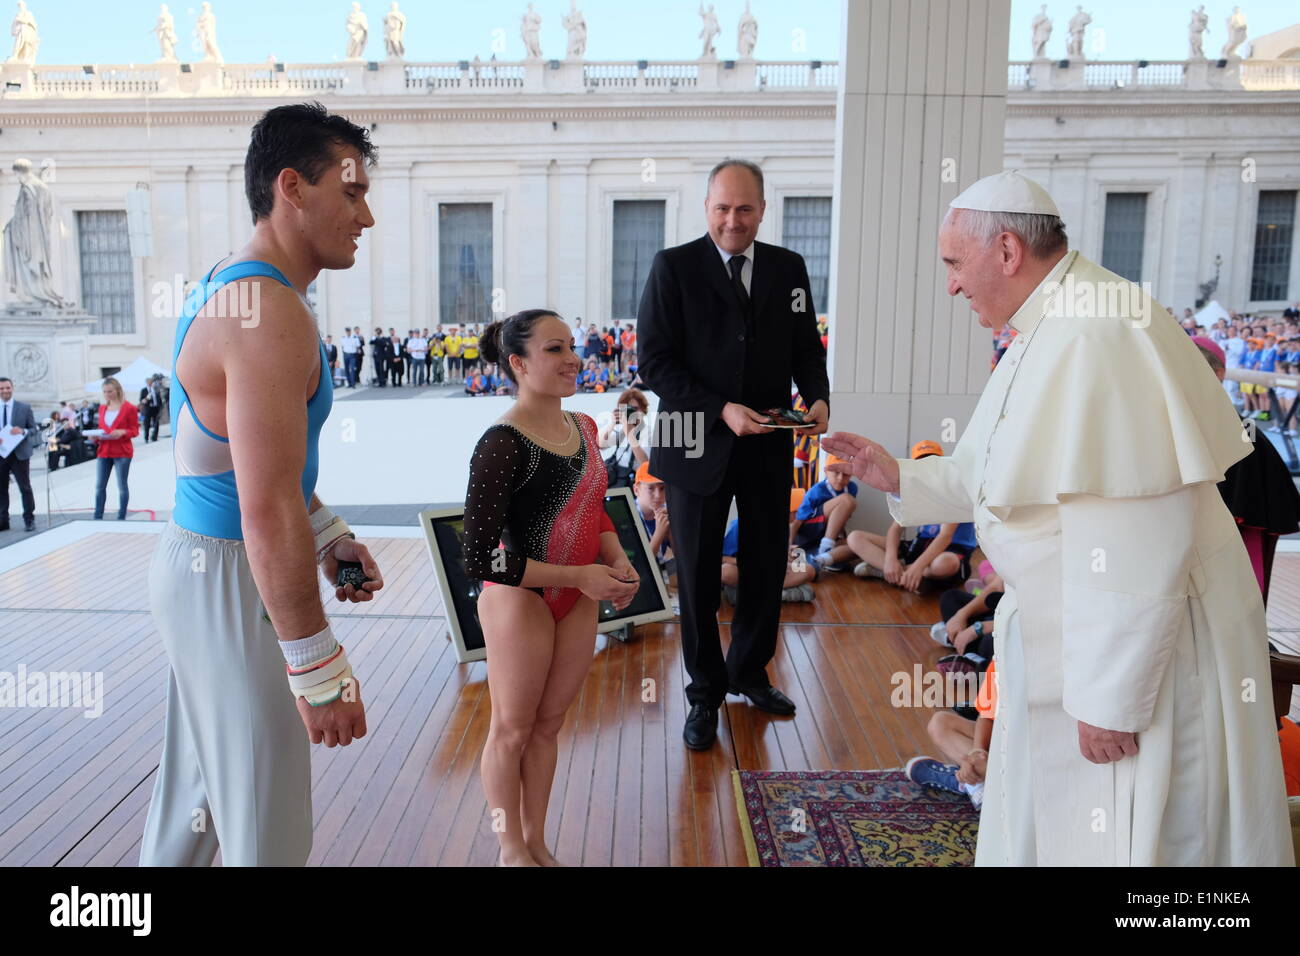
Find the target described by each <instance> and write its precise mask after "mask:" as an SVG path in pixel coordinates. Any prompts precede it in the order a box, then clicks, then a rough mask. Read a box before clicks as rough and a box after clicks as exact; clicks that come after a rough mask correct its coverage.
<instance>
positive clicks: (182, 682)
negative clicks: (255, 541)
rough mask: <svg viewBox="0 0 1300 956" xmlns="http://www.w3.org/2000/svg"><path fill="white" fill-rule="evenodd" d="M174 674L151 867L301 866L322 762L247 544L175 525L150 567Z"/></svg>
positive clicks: (149, 826)
mask: <svg viewBox="0 0 1300 956" xmlns="http://www.w3.org/2000/svg"><path fill="white" fill-rule="evenodd" d="M149 596H150V605H151V608H152V611H153V618H154V622H155V624H156V625H157V627H158V632H159V634H160V635H161V637H162V641H163V646H164V647H165V648H166V651H167V657H168V660H169V661H170V663H171V668H170V673H169V675H168V681H167V719H166V724H165V729H164V739H163V752H162V760H161V762H160V763H159V765H158V772H157V776H156V778H155V780H154V789H153V800H152V802H151V803H150V805H149V817H148V819H147V821H146V822H145V829H144V840H143V842H142V844H141V847H140V865H141V866H210V865H211V864H212V861H213V858H214V857H215V856H216V853H217V847H218V844H219V845H220V848H221V857H222V863H223V864H224V865H225V866H301V865H303V864H304V863H306V862H307V857H308V855H309V854H310V853H311V840H312V813H311V753H310V745H309V743H308V740H307V731H306V728H304V727H303V724H302V718H301V717H300V716H299V714H298V709H297V706H296V704H295V702H294V696H293V693H292V692H291V691H290V690H289V685H288V682H287V681H286V680H285V672H284V656H283V654H281V652H280V648H279V646H278V644H277V636H276V633H275V630H274V628H272V627H271V623H270V621H269V620H268V619H267V618H265V617H264V611H263V607H262V601H261V598H260V597H259V596H258V593H257V586H256V584H255V583H254V581H253V573H252V569H251V567H250V566H249V563H248V555H247V554H246V553H245V551H244V544H243V542H242V541H233V540H229V539H225V538H209V537H205V536H203V535H198V534H194V533H193V532H191V531H187V530H185V529H184V528H180V527H177V526H176V525H175V524H173V523H169V524H168V525H167V528H166V530H165V531H164V532H163V533H162V535H161V536H160V539H159V542H158V547H157V549H156V550H155V551H154V556H153V562H152V563H151V564H150V567H149Z"/></svg>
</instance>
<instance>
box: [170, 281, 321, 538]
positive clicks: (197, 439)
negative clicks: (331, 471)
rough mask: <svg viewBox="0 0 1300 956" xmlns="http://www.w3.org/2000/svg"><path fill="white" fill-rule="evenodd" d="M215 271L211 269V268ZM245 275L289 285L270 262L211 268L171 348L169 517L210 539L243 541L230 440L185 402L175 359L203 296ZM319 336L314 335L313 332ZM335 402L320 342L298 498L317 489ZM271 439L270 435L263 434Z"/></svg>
mask: <svg viewBox="0 0 1300 956" xmlns="http://www.w3.org/2000/svg"><path fill="white" fill-rule="evenodd" d="M213 271H214V272H215V271H216V267H215V266H214V267H213ZM248 276H267V277H268V278H271V279H275V280H276V281H277V282H281V283H283V284H284V285H286V286H290V288H292V285H291V283H290V282H289V280H288V279H286V278H285V277H284V274H283V273H281V272H280V270H279V269H277V268H276V267H275V266H273V265H271V264H270V263H268V262H259V261H256V260H253V261H249V262H238V263H235V264H234V265H232V266H227V267H226V268H225V269H222V270H221V271H220V272H218V273H217V274H216V275H215V276H213V274H212V272H209V273H208V276H207V278H206V279H204V281H203V282H202V283H201V284H200V285H199V286H198V287H197V288H196V289H194V291H193V292H192V293H191V294H190V296H189V297H188V299H187V300H186V303H185V310H184V311H183V312H182V313H181V316H180V320H179V322H178V323H177V326H176V346H175V348H174V349H173V351H172V390H171V403H170V407H171V419H172V453H173V456H174V459H175V462H176V508H175V510H174V511H173V512H172V520H173V521H174V522H175V523H176V524H178V525H180V526H181V527H182V528H185V529H187V530H189V531H193V532H194V533H195V534H202V535H207V536H208V537H212V538H233V539H236V540H242V539H243V537H244V533H243V529H242V527H241V525H240V516H239V489H238V488H237V487H236V486H235V466H234V463H233V461H232V459H231V457H230V439H229V438H226V437H223V436H221V435H218V434H216V433H215V432H212V431H209V430H208V429H207V428H205V427H204V425H203V423H202V422H200V421H199V418H198V416H197V415H196V414H195V413H194V407H193V406H192V405H191V404H190V400H189V396H188V395H187V394H186V393H185V386H184V385H183V384H182V383H181V380H180V376H179V375H177V374H176V364H177V359H179V358H180V354H181V346H182V345H183V344H184V342H185V335H186V333H187V332H188V331H189V329H190V325H191V324H193V322H194V318H195V316H197V315H198V314H199V312H200V311H202V309H203V306H204V305H205V304H206V303H207V301H208V299H210V298H211V297H212V295H213V294H214V293H215V292H216V291H217V290H218V289H219V288H221V287H222V286H223V285H225V284H227V283H229V282H234V281H235V280H237V279H244V278H247V277H248ZM318 338H319V336H318ZM333 404H334V382H333V380H332V379H331V377H330V373H329V361H328V359H327V357H326V352H325V343H324V342H323V341H322V342H321V343H320V384H319V385H317V386H316V391H315V393H314V394H313V395H312V397H311V398H310V399H309V400H308V402H307V460H306V462H304V464H303V469H302V497H303V502H304V503H305V504H309V503H310V502H311V496H312V494H313V493H314V492H315V490H316V475H317V472H318V470H319V466H320V449H319V444H320V431H321V427H322V426H323V425H324V424H325V419H326V418H328V417H329V413H330V407H331V406H332V405H333ZM267 440H268V441H274V440H275V439H274V436H268V437H267Z"/></svg>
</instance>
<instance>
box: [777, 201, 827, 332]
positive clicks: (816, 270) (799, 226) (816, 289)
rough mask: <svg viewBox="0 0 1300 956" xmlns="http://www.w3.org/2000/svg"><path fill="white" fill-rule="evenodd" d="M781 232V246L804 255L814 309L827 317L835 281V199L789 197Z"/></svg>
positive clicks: (786, 202)
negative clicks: (833, 222) (832, 280)
mask: <svg viewBox="0 0 1300 956" xmlns="http://www.w3.org/2000/svg"><path fill="white" fill-rule="evenodd" d="M781 230H782V233H783V234H782V236H781V245H783V246H785V247H786V248H787V249H792V250H794V251H795V252H797V253H799V255H801V256H803V261H804V263H805V264H806V265H807V266H808V281H809V283H810V284H811V285H812V294H813V308H814V309H815V310H816V311H817V312H818V313H819V314H824V313H825V312H826V296H827V294H828V292H829V289H830V280H831V197H830V196H789V197H787V198H786V201H785V212H784V215H783V216H782V220H781Z"/></svg>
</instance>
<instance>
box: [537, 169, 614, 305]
mask: <svg viewBox="0 0 1300 956" xmlns="http://www.w3.org/2000/svg"><path fill="white" fill-rule="evenodd" d="M587 166H588V162H587V161H586V160H582V161H577V162H573V161H568V160H561V161H560V162H559V163H558V165H557V168H556V176H555V178H556V196H557V202H556V207H555V215H553V216H551V217H550V233H549V235H550V242H549V246H550V248H551V249H552V250H553V256H554V262H553V265H552V269H551V286H552V287H551V290H550V297H549V298H548V300H547V301H548V302H550V306H549V308H552V309H558V310H559V312H560V314H561V315H562V316H564V317H565V318H566V319H568V320H569V322H572V321H573V319H574V318H575V317H576V316H579V315H580V316H582V317H583V319H584V320H586V319H587V316H589V315H595V303H598V302H599V301H600V300H599V299H596V300H595V303H591V304H589V303H588V302H587V283H586V276H587ZM601 234H602V233H600V232H597V233H595V235H601Z"/></svg>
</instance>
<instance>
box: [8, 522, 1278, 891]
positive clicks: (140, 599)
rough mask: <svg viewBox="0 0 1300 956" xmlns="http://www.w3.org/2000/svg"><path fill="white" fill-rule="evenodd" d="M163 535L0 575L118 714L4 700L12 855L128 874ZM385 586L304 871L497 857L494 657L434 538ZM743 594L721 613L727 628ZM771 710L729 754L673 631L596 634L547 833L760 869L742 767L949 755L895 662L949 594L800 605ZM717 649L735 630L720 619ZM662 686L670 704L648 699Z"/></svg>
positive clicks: (626, 852) (903, 665)
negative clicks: (460, 627) (699, 733)
mask: <svg viewBox="0 0 1300 956" xmlns="http://www.w3.org/2000/svg"><path fill="white" fill-rule="evenodd" d="M156 540H157V539H156V538H155V537H154V536H153V535H151V534H94V535H92V536H90V537H87V538H84V539H83V540H80V541H77V542H75V543H73V544H69V545H67V546H65V547H63V548H61V549H60V550H58V551H56V552H54V553H52V554H50V555H47V556H45V557H42V558H39V559H36V560H34V561H30V562H28V563H26V564H24V565H21V566H19V567H17V568H15V569H14V570H12V571H9V572H7V573H5V574H2V575H0V670H2V671H9V672H10V673H14V672H16V671H17V670H18V668H19V666H20V665H22V666H25V667H26V669H27V671H29V672H30V671H37V670H44V671H53V670H75V671H102V672H103V674H104V698H105V703H104V710H103V714H102V716H100V717H99V718H97V719H86V718H85V717H84V716H83V714H82V712H81V711H80V710H77V709H71V708H64V709H56V708H29V709H12V708H5V709H0V865H5V866H25V865H41V866H55V865H57V866H86V865H89V866H134V865H135V864H136V861H137V859H138V855H139V848H140V834H141V831H142V828H143V825H144V817H145V813H146V811H147V809H148V804H149V798H150V796H151V794H152V789H153V780H154V773H155V771H156V769H157V765H158V758H159V754H160V752H161V745H162V722H163V712H164V704H165V687H166V675H167V659H166V656H165V655H164V653H163V650H162V646H161V644H160V642H159V641H158V638H157V635H156V634H155V632H154V629H153V623H152V620H151V618H150V615H149V610H148V607H149V604H148V593H147V568H148V563H149V559H150V556H151V554H152V551H153V547H154V543H155V541H156ZM367 542H368V543H369V544H370V545H371V547H372V548H373V549H374V551H375V554H376V558H377V559H378V560H379V561H380V563H381V566H382V567H383V568H384V570H385V577H386V580H387V582H388V583H387V586H386V587H385V589H384V591H383V595H382V598H380V599H378V600H376V601H375V602H373V603H372V604H369V605H366V606H360V607H358V606H352V605H349V606H347V607H343V606H341V605H338V604H336V603H335V604H331V605H330V613H331V618H332V621H333V624H334V627H335V633H336V634H337V635H338V636H339V639H340V640H341V641H342V642H343V643H345V644H346V645H347V647H348V654H349V657H350V658H351V659H352V661H353V662H354V666H355V667H356V670H357V673H358V675H359V676H360V677H361V679H362V682H363V683H362V695H363V699H364V700H365V702H366V714H367V722H368V724H369V734H368V736H367V737H366V738H365V739H363V740H361V741H358V742H356V743H354V744H353V745H352V746H350V747H346V748H342V747H339V748H334V749H328V748H325V747H323V746H317V747H315V748H313V753H312V779H313V788H312V800H313V809H314V815H315V845H314V848H313V851H312V855H311V861H310V862H311V863H312V864H321V865H327V866H348V865H398V866H402V865H418V866H465V865H470V866H488V865H491V864H493V863H494V862H495V859H496V840H495V837H494V835H493V834H492V832H491V826H490V820H489V818H488V815H487V808H486V803H485V800H484V797H483V792H482V788H481V786H480V784H479V779H478V761H479V756H480V751H481V748H482V745H483V741H484V738H485V736H486V733H487V727H488V713H489V703H488V695H487V683H486V666H485V665H484V664H482V663H476V664H470V665H461V664H458V663H457V662H456V660H455V655H454V653H453V651H452V647H451V644H450V642H448V641H447V640H446V638H445V637H444V633H445V630H446V628H445V625H444V623H443V620H442V617H441V615H442V607H441V601H440V599H439V597H438V595H437V588H436V586H435V584H434V581H433V574H432V568H431V565H430V562H429V560H428V557H427V552H426V547H425V544H424V541H423V540H420V539H409V538H381V539H374V538H368V539H367ZM1273 586H1274V594H1273V596H1272V599H1271V605H1272V606H1271V607H1270V625H1271V626H1274V627H1278V628H1284V629H1288V630H1291V629H1296V628H1297V627H1300V555H1290V554H1287V555H1279V556H1278V560H1277V564H1276V567H1275V571H1274V585H1273ZM729 615H730V608H729V607H727V605H726V603H725V601H724V603H723V619H724V620H726V619H727V618H728V617H729ZM782 620H783V623H782V633H781V641H780V649H779V652H778V654H777V657H776V659H775V661H774V662H773V666H772V668H771V669H770V673H771V675H772V679H773V683H775V684H776V686H778V687H780V688H781V689H782V690H784V691H785V692H786V693H787V694H788V695H789V696H790V697H791V698H792V699H793V700H794V701H795V703H796V704H797V705H798V707H799V712H798V714H797V715H796V716H795V717H794V718H775V717H771V716H769V715H767V714H764V713H762V712H760V711H757V710H755V709H753V708H752V707H750V706H749V704H748V702H746V701H745V700H744V699H743V698H739V697H729V698H728V701H727V705H726V707H725V709H724V713H723V715H722V718H721V720H720V724H719V741H718V744H717V745H716V746H715V747H714V748H713V749H712V750H711V751H709V752H706V753H694V752H691V751H689V750H687V749H686V747H685V745H684V744H683V743H682V740H681V730H682V722H683V720H684V718H685V714H686V710H687V705H686V701H685V697H684V695H683V688H684V686H685V683H686V677H685V672H684V670H683V668H682V665H681V655H680V653H679V649H678V646H677V643H678V628H677V625H676V624H675V623H668V624H661V625H654V626H651V627H645V628H641V629H639V630H638V636H637V638H636V639H635V640H633V641H632V642H630V643H628V644H622V643H620V642H618V641H615V640H612V639H609V638H606V637H604V636H602V637H600V638H599V639H598V642H597V645H596V652H595V656H594V659H593V662H592V667H591V671H590V673H589V674H588V677H587V680H586V683H585V685H584V687H583V689H582V692H581V695H580V696H579V698H578V700H577V701H576V702H575V703H574V706H573V708H572V710H571V711H570V713H569V716H568V719H567V721H566V723H565V725H564V729H563V730H562V732H561V739H560V755H559V766H558V770H557V773H556V781H555V788H554V791H553V793H552V802H551V811H550V821H549V830H550V843H551V846H552V847H553V849H554V850H555V852H556V855H557V856H558V857H559V858H560V859H561V860H562V861H565V862H567V863H570V864H576V863H579V862H580V863H581V864H583V865H587V866H607V865H614V866H744V865H745V864H746V859H745V851H744V847H743V844H742V840H741V831H740V825H739V821H738V819H737V816H736V807H735V798H734V791H733V789H732V779H731V772H732V771H733V770H735V769H766V770H816V769H862V770H865V769H874V768H888V767H898V766H901V765H902V764H903V763H904V762H905V761H906V760H907V759H908V758H909V757H911V756H913V755H915V754H918V753H927V752H933V747H932V746H931V745H930V743H929V740H928V738H927V736H926V733H925V725H926V721H927V720H928V718H929V715H930V710H928V709H920V708H916V709H911V708H894V707H892V706H890V704H889V691H890V676H891V675H892V674H894V673H896V672H899V671H903V672H907V673H910V672H911V671H912V667H913V664H914V663H916V662H920V663H922V665H923V666H925V667H926V668H927V669H928V667H929V665H931V664H933V662H934V661H935V660H937V659H938V658H939V657H940V656H941V653H942V651H941V649H940V648H939V647H938V646H937V645H936V644H934V643H933V642H932V641H931V640H930V637H929V634H928V627H929V625H930V624H931V623H932V622H933V621H935V620H938V600H937V598H935V597H918V596H915V595H911V594H906V593H903V592H900V591H898V590H897V589H894V588H891V587H888V586H887V585H885V584H883V583H882V582H879V581H859V580H857V579H855V578H853V577H852V575H849V574H838V575H825V576H823V578H822V581H821V582H819V583H818V585H817V599H816V601H815V602H813V603H812V604H791V605H785V607H784V614H783V618H782ZM722 634H723V640H724V643H725V641H726V639H727V628H726V627H725V626H724V627H723V628H722ZM646 678H651V679H653V680H654V682H655V686H656V688H657V689H658V694H657V698H658V699H657V701H656V702H653V703H643V702H642V687H643V681H644V680H645V679H646Z"/></svg>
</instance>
